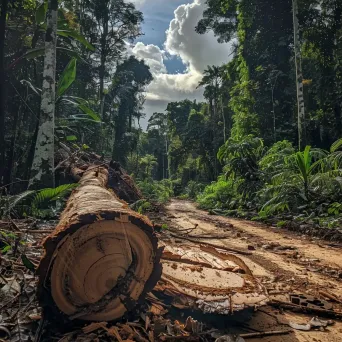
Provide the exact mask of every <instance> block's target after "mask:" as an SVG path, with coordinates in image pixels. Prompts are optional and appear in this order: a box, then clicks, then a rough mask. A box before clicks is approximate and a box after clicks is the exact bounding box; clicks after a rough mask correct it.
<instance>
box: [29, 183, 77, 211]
mask: <svg viewBox="0 0 342 342" xmlns="http://www.w3.org/2000/svg"><path fill="white" fill-rule="evenodd" d="M77 186H78V184H77V183H73V184H63V185H60V186H58V187H57V188H46V189H42V190H39V191H38V192H37V194H36V195H35V197H34V199H33V201H32V206H33V207H35V208H40V207H42V206H43V205H44V204H47V203H51V202H54V201H57V200H58V199H60V198H63V197H65V196H66V195H67V194H68V193H69V192H70V191H71V190H73V189H75V188H76V187H77Z"/></svg>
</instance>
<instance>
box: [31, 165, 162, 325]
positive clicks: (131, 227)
mask: <svg viewBox="0 0 342 342" xmlns="http://www.w3.org/2000/svg"><path fill="white" fill-rule="evenodd" d="M107 182H108V171H107V170H106V169H105V168H104V167H99V166H97V167H96V166H95V167H94V166H92V167H89V168H88V170H87V171H86V172H85V173H84V175H83V177H82V179H81V180H80V182H79V186H78V187H77V188H76V190H75V191H74V192H73V194H72V195H71V197H70V199H69V201H68V203H67V206H66V209H65V210H64V212H63V213H62V215H61V218H60V221H59V224H58V226H57V227H56V229H55V231H54V232H53V233H52V234H51V235H50V236H48V237H47V238H46V240H45V241H44V248H45V255H44V256H43V258H42V260H41V262H40V265H39V267H38V270H37V274H38V276H39V284H38V296H39V299H40V302H41V305H42V306H44V307H46V306H49V307H54V306H57V308H58V309H59V310H60V311H61V312H62V313H64V314H65V315H66V316H68V317H69V318H70V319H74V318H78V319H82V320H90V321H111V320H115V319H118V318H121V317H122V316H123V315H124V314H125V313H126V312H127V311H130V310H132V309H133V308H134V307H135V305H136V303H138V302H139V300H140V299H142V298H143V297H144V295H145V294H146V293H147V292H149V291H151V290H152V288H153V287H154V286H155V284H156V283H157V281H158V280H159V278H160V276H161V267H160V263H159V260H160V256H161V249H159V248H158V241H157V238H156V236H155V233H154V231H153V226H152V223H151V222H150V221H149V220H148V219H147V218H146V217H144V216H142V215H140V214H138V213H136V212H134V211H132V210H131V209H130V208H129V207H128V205H127V204H126V203H125V202H123V201H121V200H119V199H118V198H117V197H116V195H115V194H114V193H113V192H112V191H109V190H107V189H106V185H107Z"/></svg>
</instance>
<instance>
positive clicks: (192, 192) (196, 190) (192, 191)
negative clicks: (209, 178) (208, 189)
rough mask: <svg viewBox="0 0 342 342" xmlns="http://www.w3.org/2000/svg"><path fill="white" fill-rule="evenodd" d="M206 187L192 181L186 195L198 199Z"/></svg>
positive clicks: (188, 185) (186, 189)
mask: <svg viewBox="0 0 342 342" xmlns="http://www.w3.org/2000/svg"><path fill="white" fill-rule="evenodd" d="M204 187H205V186H204V184H201V183H198V182H196V181H193V180H191V181H189V183H188V184H187V186H186V188H185V195H186V196H187V198H190V199H196V197H197V196H198V195H199V194H200V193H201V192H202V191H203V190H204Z"/></svg>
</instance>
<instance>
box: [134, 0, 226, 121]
mask: <svg viewBox="0 0 342 342" xmlns="http://www.w3.org/2000/svg"><path fill="white" fill-rule="evenodd" d="M147 1H148V0H147ZM204 9H205V0H193V2H192V3H189V4H184V5H180V6H179V7H178V8H177V9H176V10H175V11H174V18H173V19H172V20H171V22H170V25H169V28H168V29H167V31H166V40H165V43H164V47H163V48H164V50H162V49H161V48H160V47H158V46H156V45H152V44H150V45H145V44H143V43H141V42H139V43H137V44H136V45H135V46H134V47H133V49H132V53H133V54H134V55H135V56H136V57H137V58H138V59H144V60H145V63H146V64H147V65H149V66H150V68H151V72H152V73H153V76H154V80H153V81H152V83H151V84H150V85H149V87H148V89H147V94H146V95H147V97H146V102H145V113H146V114H147V116H148V117H149V116H150V115H151V114H152V113H153V112H155V111H161V112H163V111H164V110H165V109H166V106H167V103H168V102H170V101H181V100H184V99H186V98H188V99H191V100H194V99H197V100H199V101H201V100H203V89H197V86H198V83H199V82H200V81H201V78H202V73H203V71H204V70H205V69H206V68H207V66H208V65H222V64H223V63H227V62H228V60H229V58H231V57H229V55H230V53H231V48H232V45H231V44H230V43H227V44H219V43H218V42H217V39H216V37H214V34H213V33H211V32H209V33H207V34H204V35H199V34H198V33H196V32H195V27H196V25H197V23H198V21H199V20H200V19H201V17H202V13H203V10H204ZM170 55H171V56H177V57H179V58H180V59H181V60H182V62H183V64H184V65H185V66H186V71H185V73H178V74H168V73H167V70H166V67H165V64H164V60H165V59H166V58H167V57H168V56H170ZM147 119H148V118H147ZM142 124H143V126H146V123H144V122H143V123H142Z"/></svg>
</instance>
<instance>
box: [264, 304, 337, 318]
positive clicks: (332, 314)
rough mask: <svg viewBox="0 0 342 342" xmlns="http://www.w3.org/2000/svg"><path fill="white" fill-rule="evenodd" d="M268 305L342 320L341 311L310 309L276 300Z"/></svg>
mask: <svg viewBox="0 0 342 342" xmlns="http://www.w3.org/2000/svg"><path fill="white" fill-rule="evenodd" d="M268 304H269V305H271V306H274V307H277V308H283V309H287V310H292V311H300V312H305V313H311V314H315V315H317V316H321V317H333V318H335V319H342V312H339V311H333V310H326V309H319V308H308V307H306V306H302V305H297V304H292V303H289V302H282V301H280V300H275V299H273V300H271V301H270V302H269V303H268Z"/></svg>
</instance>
